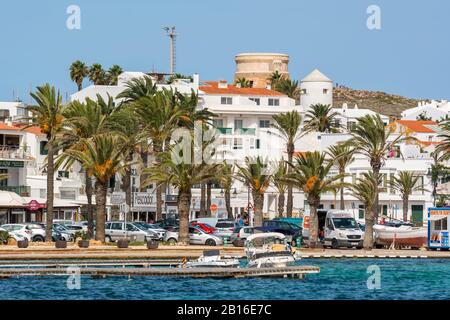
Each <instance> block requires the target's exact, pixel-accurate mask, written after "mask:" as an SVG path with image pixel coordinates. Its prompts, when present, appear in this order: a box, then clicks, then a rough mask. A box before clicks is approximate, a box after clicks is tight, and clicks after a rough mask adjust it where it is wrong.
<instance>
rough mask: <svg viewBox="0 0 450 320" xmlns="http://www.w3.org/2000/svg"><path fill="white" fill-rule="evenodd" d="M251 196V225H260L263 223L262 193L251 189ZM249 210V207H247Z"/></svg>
mask: <svg viewBox="0 0 450 320" xmlns="http://www.w3.org/2000/svg"><path fill="white" fill-rule="evenodd" d="M252 196H253V206H254V209H253V221H254V223H253V226H254V227H262V223H263V213H262V211H263V205H264V193H263V194H261V193H259V192H257V191H252ZM249 210H250V209H249Z"/></svg>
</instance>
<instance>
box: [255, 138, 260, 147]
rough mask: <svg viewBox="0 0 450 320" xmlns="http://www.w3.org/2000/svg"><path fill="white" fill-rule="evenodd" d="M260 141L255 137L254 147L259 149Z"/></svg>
mask: <svg viewBox="0 0 450 320" xmlns="http://www.w3.org/2000/svg"><path fill="white" fill-rule="evenodd" d="M260 144H261V142H260V140H259V139H256V149H259V146H260Z"/></svg>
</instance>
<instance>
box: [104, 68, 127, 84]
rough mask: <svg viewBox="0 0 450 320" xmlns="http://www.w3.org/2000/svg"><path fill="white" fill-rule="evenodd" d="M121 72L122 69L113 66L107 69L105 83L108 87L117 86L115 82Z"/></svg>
mask: <svg viewBox="0 0 450 320" xmlns="http://www.w3.org/2000/svg"><path fill="white" fill-rule="evenodd" d="M122 72H123V69H122V67H120V66H119V65H117V64H115V65H113V66H112V67H111V68H109V70H108V73H107V75H106V77H107V80H108V81H107V82H108V85H110V86H116V85H117V81H118V78H119V75H120V74H121V73H122Z"/></svg>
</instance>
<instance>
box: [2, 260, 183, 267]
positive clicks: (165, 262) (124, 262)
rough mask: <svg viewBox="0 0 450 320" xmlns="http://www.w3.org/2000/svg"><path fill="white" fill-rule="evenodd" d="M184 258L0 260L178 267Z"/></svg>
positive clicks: (40, 264)
mask: <svg viewBox="0 0 450 320" xmlns="http://www.w3.org/2000/svg"><path fill="white" fill-rule="evenodd" d="M182 261H183V260H182V259H60V260H51V259H39V260H9V261H8V260H7V261H1V262H0V269H2V268H37V267H40V268H66V267H70V266H74V265H75V266H79V267H94V266H95V267H115V266H117V267H144V268H148V267H177V266H179V265H181V263H182Z"/></svg>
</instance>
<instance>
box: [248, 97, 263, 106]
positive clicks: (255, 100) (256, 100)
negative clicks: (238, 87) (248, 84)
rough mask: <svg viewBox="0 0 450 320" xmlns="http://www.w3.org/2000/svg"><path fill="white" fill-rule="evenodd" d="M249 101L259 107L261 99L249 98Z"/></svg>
mask: <svg viewBox="0 0 450 320" xmlns="http://www.w3.org/2000/svg"><path fill="white" fill-rule="evenodd" d="M249 99H250V100H252V101H254V102H256V105H257V106H259V105H260V104H261V99H260V98H249Z"/></svg>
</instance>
